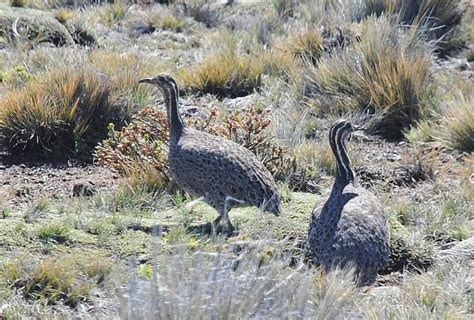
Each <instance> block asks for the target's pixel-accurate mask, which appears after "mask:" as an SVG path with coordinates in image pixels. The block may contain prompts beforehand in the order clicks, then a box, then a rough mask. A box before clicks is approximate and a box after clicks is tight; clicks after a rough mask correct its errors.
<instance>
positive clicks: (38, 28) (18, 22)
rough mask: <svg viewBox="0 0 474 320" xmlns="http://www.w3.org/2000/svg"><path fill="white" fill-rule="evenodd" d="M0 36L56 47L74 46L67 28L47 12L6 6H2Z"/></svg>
mask: <svg viewBox="0 0 474 320" xmlns="http://www.w3.org/2000/svg"><path fill="white" fill-rule="evenodd" d="M0 36H3V37H6V38H9V39H12V40H13V41H22V40H31V41H39V42H49V43H52V44H54V45H55V46H63V45H72V44H74V41H73V39H72V37H71V35H70V34H69V32H68V31H67V29H66V27H64V26H63V25H62V24H61V23H59V22H58V21H57V20H56V19H54V18H53V17H52V16H51V15H49V14H48V13H47V12H45V11H40V10H34V9H27V8H12V7H9V6H6V5H0ZM37 39H40V40H37Z"/></svg>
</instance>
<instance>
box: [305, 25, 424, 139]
mask: <svg viewBox="0 0 474 320" xmlns="http://www.w3.org/2000/svg"><path fill="white" fill-rule="evenodd" d="M429 68H430V57H429V54H428V53H427V50H426V48H425V47H424V46H423V43H422V42H421V41H420V40H419V33H418V32H417V30H416V29H413V30H408V31H407V32H404V33H402V32H401V31H400V30H398V28H397V27H395V26H393V25H392V24H391V22H390V20H389V19H388V18H386V17H380V18H370V19H368V20H367V21H365V22H363V23H362V25H361V37H360V41H359V42H357V43H355V44H354V45H353V46H351V47H349V48H347V49H345V50H343V51H340V52H336V53H334V54H333V55H331V56H327V57H324V58H323V59H321V61H320V63H319V64H318V66H317V67H315V66H312V65H308V75H307V93H308V94H309V95H310V96H313V97H314V98H316V99H317V100H318V102H319V104H320V108H321V112H322V113H327V112H329V113H331V112H338V111H340V110H341V109H342V110H344V111H345V112H347V111H351V110H352V111H357V112H360V111H368V112H370V113H372V114H374V117H373V118H372V119H371V121H370V123H369V127H370V129H371V131H372V133H377V134H381V135H384V136H386V137H388V138H400V137H401V136H402V130H403V129H404V128H406V127H408V126H410V124H412V123H414V122H415V121H417V120H419V119H420V118H421V117H422V116H423V112H424V110H423V101H422V100H423V97H424V94H425V92H426V83H427V80H428V75H429Z"/></svg>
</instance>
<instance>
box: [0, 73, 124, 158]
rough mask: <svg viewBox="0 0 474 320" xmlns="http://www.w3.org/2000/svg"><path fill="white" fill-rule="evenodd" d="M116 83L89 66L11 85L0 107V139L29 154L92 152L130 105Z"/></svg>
mask: <svg viewBox="0 0 474 320" xmlns="http://www.w3.org/2000/svg"><path fill="white" fill-rule="evenodd" d="M116 92H117V88H116V87H114V84H113V83H112V82H111V81H109V80H107V79H104V78H103V77H100V76H99V75H98V74H96V73H94V72H90V71H86V70H61V71H58V72H54V73H50V74H46V75H45V76H43V77H41V78H38V79H37V80H35V81H30V82H28V83H27V84H26V86H25V87H24V88H22V89H14V90H12V91H10V92H9V93H8V94H7V95H6V96H5V97H4V98H3V100H2V102H1V104H0V105H1V108H0V140H1V141H2V143H3V144H4V145H5V146H6V148H7V149H8V151H10V152H11V153H13V152H20V153H28V154H30V155H38V154H53V155H58V154H62V153H64V152H66V153H69V154H75V155H86V156H87V155H88V154H89V152H90V150H91V148H93V147H95V145H96V144H97V142H99V141H101V140H102V139H103V138H104V137H105V136H106V135H107V128H106V125H107V123H110V122H112V123H115V124H117V125H121V124H122V123H123V122H124V120H125V119H127V118H128V116H129V115H128V114H129V110H128V109H127V106H126V105H125V104H123V103H119V102H118V101H115V100H116V98H117V97H116V96H114V94H115V93H116Z"/></svg>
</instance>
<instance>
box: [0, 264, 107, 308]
mask: <svg viewBox="0 0 474 320" xmlns="http://www.w3.org/2000/svg"><path fill="white" fill-rule="evenodd" d="M102 262H103V263H100V264H98V263H97V261H96V259H91V258H87V257H85V258H84V257H79V256H69V257H66V258H63V259H59V258H53V257H50V258H46V259H45V260H43V261H41V262H32V261H27V260H26V259H25V258H23V259H22V258H19V259H17V260H10V261H7V262H5V263H4V264H3V266H2V268H1V271H0V280H1V281H2V282H5V283H7V284H8V285H9V286H11V287H12V288H13V289H15V290H17V291H18V292H20V293H21V294H22V295H23V296H24V297H25V298H26V299H28V300H33V301H40V302H45V303H47V304H57V303H62V304H65V305H68V306H71V307H75V306H77V305H78V304H80V303H82V302H86V301H87V300H88V299H89V298H90V294H91V291H92V289H93V287H94V285H95V284H97V283H100V282H102V281H103V280H104V279H105V277H106V276H107V275H108V274H110V272H111V270H112V262H111V261H110V260H108V259H105V260H102ZM98 281H100V282H98Z"/></svg>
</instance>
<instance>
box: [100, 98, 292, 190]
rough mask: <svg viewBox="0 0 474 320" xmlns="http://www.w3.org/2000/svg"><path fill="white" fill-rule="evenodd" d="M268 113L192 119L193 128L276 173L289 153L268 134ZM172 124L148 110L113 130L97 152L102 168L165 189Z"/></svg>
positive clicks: (250, 109) (214, 112) (257, 111)
mask: <svg viewBox="0 0 474 320" xmlns="http://www.w3.org/2000/svg"><path fill="white" fill-rule="evenodd" d="M268 116H269V114H268V112H267V111H264V110H261V109H258V108H256V107H255V106H250V107H248V108H246V109H244V110H243V111H234V112H232V113H230V114H229V115H224V116H218V113H217V110H215V109H213V110H212V111H211V112H210V114H209V116H207V117H204V118H201V119H188V120H187V122H188V124H189V125H191V126H193V127H197V128H198V129H200V130H203V131H206V132H210V133H212V134H215V135H219V136H222V137H225V138H227V139H231V140H233V141H235V142H237V143H239V144H241V145H243V146H244V147H246V148H248V149H249V150H250V151H252V152H253V153H255V154H256V155H257V156H258V157H259V158H260V159H261V161H262V162H263V163H264V164H265V165H266V166H267V168H269V169H270V170H271V171H272V172H273V173H277V172H278V171H279V170H280V169H281V168H282V165H283V163H285V154H286V151H285V150H284V149H283V147H281V146H280V145H278V144H277V143H276V142H275V141H274V140H273V137H272V136H271V135H270V134H269V133H268V131H267V128H268V126H269V125H270V120H269V119H268ZM168 138H169V137H168V122H167V118H166V113H165V112H162V111H159V110H153V109H150V108H145V109H144V110H142V111H141V112H139V113H138V114H137V115H135V116H134V117H133V121H132V122H131V123H130V124H129V125H128V126H126V127H124V128H123V129H122V131H120V132H119V131H116V130H115V129H114V127H113V126H110V127H109V138H108V139H106V140H104V141H103V142H102V143H101V144H99V146H98V147H97V148H96V152H95V157H96V159H97V163H98V164H100V165H107V166H111V167H113V168H114V169H116V170H117V171H118V172H120V173H121V174H124V175H126V176H129V177H131V178H132V179H134V180H135V181H142V182H144V181H149V182H151V189H152V190H153V189H154V190H157V189H159V188H160V187H164V186H165V185H166V184H167V183H168V182H169V180H170V176H169V166H168V159H167V155H168V147H167V145H168Z"/></svg>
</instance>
